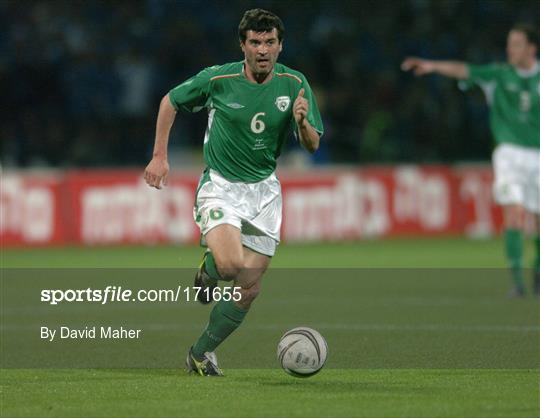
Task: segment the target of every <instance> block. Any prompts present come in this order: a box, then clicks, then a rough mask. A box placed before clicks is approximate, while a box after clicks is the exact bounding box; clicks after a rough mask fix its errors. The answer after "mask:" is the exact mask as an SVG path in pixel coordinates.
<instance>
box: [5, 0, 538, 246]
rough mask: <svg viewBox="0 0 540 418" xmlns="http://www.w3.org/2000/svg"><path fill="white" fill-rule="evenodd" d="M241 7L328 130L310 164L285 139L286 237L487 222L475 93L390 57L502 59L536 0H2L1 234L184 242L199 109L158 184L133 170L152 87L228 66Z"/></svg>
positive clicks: (146, 148) (460, 228) (181, 131)
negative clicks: (276, 27) (274, 21)
mask: <svg viewBox="0 0 540 418" xmlns="http://www.w3.org/2000/svg"><path fill="white" fill-rule="evenodd" d="M389 4H390V5H391V7H389ZM255 5H256V6H260V7H266V8H268V9H271V10H273V11H275V12H276V13H277V14H278V15H280V16H281V17H282V19H283V20H284V22H285V26H286V37H285V48H284V51H283V53H282V55H281V57H280V61H282V62H283V63H286V64H287V65H289V66H291V67H293V68H297V69H299V70H301V71H303V72H304V73H305V74H307V75H308V78H309V80H310V82H311V84H312V86H313V88H314V89H315V91H316V94H317V98H318V101H319V104H320V108H321V113H322V115H323V118H324V124H325V130H326V133H325V136H324V139H323V141H322V145H321V149H320V150H319V151H318V152H317V153H316V154H315V155H314V156H313V157H310V156H309V155H308V154H307V153H303V152H302V151H301V150H300V149H299V147H298V144H296V143H295V141H294V140H292V139H291V141H290V142H289V144H288V145H287V150H286V152H285V154H284V155H283V156H282V158H281V160H280V172H281V177H282V179H283V186H284V197H285V217H284V230H283V236H284V238H285V239H286V240H295V241H306V240H310V241H318V240H327V239H331V240H339V239H357V238H362V237H369V236H392V235H395V234H398V235H408V236H411V235H423V234H428V235H441V234H442V235H445V234H446V235H448V234H454V235H456V234H460V235H461V234H469V235H475V236H490V235H492V234H494V233H495V232H496V231H497V228H498V226H499V225H500V212H499V211H498V210H497V209H496V208H495V207H494V206H493V203H492V201H491V196H490V178H491V174H490V170H489V168H488V166H487V165H486V164H481V165H480V166H478V165H477V164H473V165H471V164H470V163H478V162H481V163H483V162H487V161H488V160H489V156H490V152H491V149H492V140H491V135H490V133H489V130H488V119H487V117H488V113H487V108H486V106H485V103H484V99H483V97H482V95H481V93H480V92H479V91H475V92H472V93H469V94H463V93H462V92H460V91H459V90H458V88H457V87H456V83H455V82H453V81H451V80H446V79H444V78H442V77H435V76H433V77H427V78H425V79H422V80H418V79H415V78H414V77H412V76H411V75H410V74H405V73H403V72H401V71H400V70H399V64H400V62H401V60H402V59H403V58H404V57H405V56H407V55H418V56H423V57H429V58H440V59H463V60H469V61H473V62H476V63H482V62H488V61H492V60H499V61H502V60H504V59H505V55H504V54H505V53H504V47H505V37H506V32H507V30H508V28H509V27H511V25H512V24H513V23H515V22H516V21H531V18H532V17H534V16H539V15H540V4H539V3H538V2H537V1H534V0H533V1H518V2H510V1H470V2H469V1H399V2H398V1H396V2H391V3H387V2H366V3H364V2H354V1H347V2H345V1H344V2H338V3H337V4H334V3H332V2H327V1H309V2H307V1H300V2H295V3H294V4H290V3H289V2H282V1H262V2H257V3H256V4H255V3H252V2H247V1H233V2H228V3H227V7H224V4H223V3H222V2H219V1H217V2H216V1H214V2H205V5H204V7H201V5H200V3H199V2H196V1H114V2H82V1H54V2H47V1H31V2H29V1H25V2H2V3H1V4H0V10H1V12H2V13H1V18H0V19H2V21H1V23H2V26H3V27H4V28H6V29H7V30H6V31H5V36H3V37H2V40H0V51H1V57H2V58H1V64H2V65H1V67H0V71H1V75H2V76H1V83H2V92H3V94H2V96H1V98H0V100H1V101H2V109H3V116H2V121H1V126H0V128H1V132H2V145H1V152H2V159H1V162H2V168H3V176H2V199H1V202H2V239H3V243H4V244H5V245H27V244H41V245H43V244H48V243H55V244H66V243H83V244H85V243H91V244H99V243H109V244H111V243H149V242H150V243H151V242H180V243H188V242H196V239H197V231H196V230H195V227H194V225H193V223H192V222H191V200H192V190H193V188H194V186H195V184H196V181H197V176H198V174H199V172H200V170H201V168H202V166H203V163H202V146H201V142H202V140H201V138H202V134H203V131H204V128H205V123H206V117H205V116H206V115H205V114H204V112H201V113H200V114H198V115H196V116H191V115H180V116H179V117H178V118H177V121H176V124H175V127H174V129H173V134H172V137H171V145H170V160H171V166H172V169H173V171H174V174H173V176H172V182H171V187H170V188H169V189H168V190H167V191H164V192H161V194H156V193H154V192H153V191H151V190H147V189H146V188H145V186H144V185H143V184H142V181H141V179H140V173H141V172H142V169H143V168H144V166H145V164H146V163H147V161H148V160H149V157H150V155H151V149H152V143H153V129H154V123H155V116H156V112H157V106H158V103H159V99H160V98H161V96H162V95H163V94H164V93H165V92H167V91H168V89H170V88H171V87H173V86H175V85H177V84H178V83H180V82H181V81H183V80H184V79H186V78H188V77H189V76H191V75H192V74H194V73H196V72H197V71H199V70H200V69H201V68H203V67H204V66H209V65H213V64H216V63H223V62H227V61H232V60H239V59H241V52H240V50H239V48H238V41H237V34H236V30H237V29H236V28H237V25H238V20H239V18H240V16H241V14H242V12H243V11H244V10H245V9H247V8H250V7H254V6H255ZM337 5H338V6H339V7H338V6H337ZM405 163H406V164H408V165H407V166H403V164H405ZM374 164H375V165H378V167H377V168H373V165H374ZM396 164H399V165H396ZM411 164H413V165H411ZM418 164H424V165H418ZM425 164H428V165H429V167H426V166H425ZM434 164H435V166H434ZM381 165H382V166H381ZM367 167H369V168H367ZM381 167H384V168H381ZM92 169H93V170H97V171H92ZM105 169H107V170H109V171H104V170H105ZM119 169H121V171H118V170H119ZM36 170H38V172H36ZM163 214H165V215H163Z"/></svg>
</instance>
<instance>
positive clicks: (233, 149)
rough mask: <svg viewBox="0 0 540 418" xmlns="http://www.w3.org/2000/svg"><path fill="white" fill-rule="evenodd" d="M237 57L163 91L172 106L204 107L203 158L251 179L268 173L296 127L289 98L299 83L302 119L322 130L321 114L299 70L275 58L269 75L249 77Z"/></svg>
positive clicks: (228, 173) (234, 176) (230, 175)
mask: <svg viewBox="0 0 540 418" xmlns="http://www.w3.org/2000/svg"><path fill="white" fill-rule="evenodd" d="M243 68H244V63H243V62H234V63H229V64H224V65H216V66H214V67H209V68H206V69H204V70H203V71H201V72H200V73H199V74H197V75H195V76H194V77H192V78H190V79H188V80H186V81H185V82H183V83H182V84H180V85H179V86H177V87H175V88H173V89H172V90H171V91H170V92H169V98H170V101H171V103H172V105H173V106H174V108H175V109H176V110H184V111H188V112H196V111H199V110H201V109H203V108H206V109H207V110H208V126H207V129H206V133H205V136H204V160H205V163H206V164H207V166H208V167H210V168H212V169H214V170H216V171H217V172H218V173H220V174H221V175H222V176H223V177H225V178H226V179H228V180H230V181H242V182H246V183H253V182H258V181H261V180H263V179H265V178H267V177H268V176H270V175H271V174H272V173H273V172H274V170H275V168H276V159H277V158H278V157H279V155H280V153H281V149H282V147H283V144H284V142H285V140H286V139H287V138H288V136H289V135H290V133H291V130H296V123H295V120H294V116H293V114H292V107H293V103H294V101H295V99H296V97H297V96H298V93H299V91H300V89H301V88H304V89H305V93H304V97H305V98H306V99H307V101H308V103H309V111H308V116H307V119H308V122H309V123H310V124H311V126H313V128H314V129H315V130H316V131H317V132H319V134H321V135H322V133H323V126H322V121H321V115H320V113H319V109H318V108H317V103H316V101H315V98H314V96H313V92H312V91H311V88H310V87H309V84H308V82H307V80H306V78H305V77H304V75H303V74H302V73H300V72H298V71H294V70H291V69H290V68H287V67H286V66H284V65H282V64H276V65H275V67H274V74H273V76H272V79H271V80H270V81H268V82H266V83H264V84H256V83H253V82H251V81H249V80H248V79H247V78H246V76H245V74H244V71H243Z"/></svg>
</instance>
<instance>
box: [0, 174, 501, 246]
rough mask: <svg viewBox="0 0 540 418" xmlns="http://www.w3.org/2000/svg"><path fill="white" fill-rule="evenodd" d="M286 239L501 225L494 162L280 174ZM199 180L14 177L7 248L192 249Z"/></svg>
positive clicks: (9, 179)
mask: <svg viewBox="0 0 540 418" xmlns="http://www.w3.org/2000/svg"><path fill="white" fill-rule="evenodd" d="M280 179H281V183H282V190H283V226H282V238H283V239H284V240H287V241H302V242H304V241H320V240H330V241H331V240H341V239H361V238H365V237H387V236H407V235H410V236H419V235H423V236H436V235H449V234H453V235H456V234H467V235H471V236H489V235H493V234H494V233H496V232H497V231H498V229H499V227H500V224H501V213H500V209H499V208H497V207H496V206H495V205H494V203H493V201H492V197H491V179H492V175H491V170H490V168H489V167H487V166H480V167H449V166H415V165H410V166H392V167H369V168H362V169H351V170H346V169H333V170H314V171H309V172H306V173H303V174H298V173H291V172H282V173H280ZM197 182H198V175H197V174H194V173H187V174H186V173H174V174H172V175H171V176H170V180H169V185H168V186H167V187H165V188H163V189H162V190H155V189H152V188H150V187H148V186H147V185H146V184H145V183H144V181H143V179H142V176H141V173H140V172H137V171H129V170H128V171H126V170H108V171H69V172H65V173H62V174H38V175H36V174H32V173H20V172H19V173H12V174H7V175H4V176H3V177H2V180H1V188H0V203H1V207H0V209H1V211H0V212H1V230H0V238H1V241H2V245H3V246H13V245H19V246H20V245H48V244H67V243H76V244H86V245H99V244H137V243H144V244H149V243H150V244H151V243H168V242H175V243H191V242H197V241H198V234H199V231H198V229H197V227H196V225H195V223H194V222H193V199H194V194H195V188H196V186H197Z"/></svg>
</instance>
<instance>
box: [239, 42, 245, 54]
mask: <svg viewBox="0 0 540 418" xmlns="http://www.w3.org/2000/svg"><path fill="white" fill-rule="evenodd" d="M240 49H241V50H242V52H244V53H245V52H246V44H245V43H244V42H243V41H242V40H240Z"/></svg>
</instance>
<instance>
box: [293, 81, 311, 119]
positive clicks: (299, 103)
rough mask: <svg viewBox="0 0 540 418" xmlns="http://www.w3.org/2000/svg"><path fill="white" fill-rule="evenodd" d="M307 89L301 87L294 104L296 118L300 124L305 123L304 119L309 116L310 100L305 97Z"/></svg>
mask: <svg viewBox="0 0 540 418" xmlns="http://www.w3.org/2000/svg"><path fill="white" fill-rule="evenodd" d="M304 93H305V90H304V89H300V91H299V92H298V97H297V98H296V100H295V101H294V104H293V115H294V120H295V121H296V123H297V124H298V125H302V124H303V123H304V120H305V119H306V117H307V112H308V106H309V105H308V101H307V100H306V98H305V97H304Z"/></svg>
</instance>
